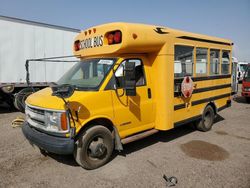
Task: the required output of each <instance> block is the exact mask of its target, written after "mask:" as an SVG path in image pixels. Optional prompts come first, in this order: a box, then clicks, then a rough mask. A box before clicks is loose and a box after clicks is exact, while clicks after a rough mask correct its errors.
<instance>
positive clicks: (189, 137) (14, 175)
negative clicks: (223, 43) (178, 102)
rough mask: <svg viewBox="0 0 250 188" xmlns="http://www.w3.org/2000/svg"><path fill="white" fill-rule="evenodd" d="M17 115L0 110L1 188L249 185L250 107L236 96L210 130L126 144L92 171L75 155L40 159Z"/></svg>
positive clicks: (185, 130)
mask: <svg viewBox="0 0 250 188" xmlns="http://www.w3.org/2000/svg"><path fill="white" fill-rule="evenodd" d="M17 116H23V114H21V113H19V112H10V111H8V110H7V109H6V108H4V107H3V106H2V107H0V187H32V188H33V187H166V182H165V180H164V179H163V178H162V176H163V174H166V176H176V177H177V178H178V184H177V185H176V186H175V187H199V188H200V187H213V188H214V187H237V188H238V187H248V188H249V187H250V123H249V122H250V104H247V103H245V100H244V99H243V98H241V97H236V99H235V101H234V102H233V106H232V107H231V108H228V109H226V110H224V111H222V112H220V115H219V116H218V117H217V119H216V123H215V125H214V127H213V129H212V130H211V131H210V132H206V133H202V132H199V131H195V130H193V129H192V128H190V127H189V126H184V127H180V128H178V129H175V130H171V131H168V132H160V133H158V134H155V135H153V136H151V137H148V138H145V139H143V140H140V141H137V142H134V143H130V144H128V145H126V146H125V147H124V151H123V152H121V153H115V154H114V155H113V159H112V161H111V162H109V163H108V164H107V165H105V166H103V167H101V168H99V169H96V170H92V171H87V170H84V169H82V168H81V167H79V166H78V165H77V164H76V163H75V161H74V159H73V156H59V155H52V154H50V155H49V156H43V155H41V154H40V152H39V150H38V149H36V148H33V147H32V146H31V145H30V144H29V143H28V142H27V141H26V139H25V138H24V136H23V135H22V132H21V129H20V127H17V128H12V127H11V121H12V120H13V119H14V118H16V117H17Z"/></svg>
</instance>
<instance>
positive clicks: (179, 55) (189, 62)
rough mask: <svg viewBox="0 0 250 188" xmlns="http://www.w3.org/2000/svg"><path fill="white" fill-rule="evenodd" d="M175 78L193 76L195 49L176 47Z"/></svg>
mask: <svg viewBox="0 0 250 188" xmlns="http://www.w3.org/2000/svg"><path fill="white" fill-rule="evenodd" d="M174 49H175V55H174V76H175V77H184V76H193V51H194V47H191V46H181V45H175V48H174Z"/></svg>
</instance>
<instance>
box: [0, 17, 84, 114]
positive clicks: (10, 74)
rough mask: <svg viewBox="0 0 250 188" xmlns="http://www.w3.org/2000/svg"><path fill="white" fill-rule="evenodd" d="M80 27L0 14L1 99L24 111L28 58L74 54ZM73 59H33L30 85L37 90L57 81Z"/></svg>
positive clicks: (28, 90)
mask: <svg viewBox="0 0 250 188" xmlns="http://www.w3.org/2000/svg"><path fill="white" fill-rule="evenodd" d="M79 32H80V30H78V29H72V28H68V27H61V26H56V25H50V24H44V23H38V22H34V21H27V20H22V19H17V18H11V17H6V16H0V103H2V102H7V103H8V104H9V105H11V106H13V104H15V106H16V108H18V109H19V110H21V111H23V110H24V106H23V104H24V101H25V99H26V98H27V96H28V95H29V94H30V93H31V89H30V88H27V84H26V80H25V78H26V72H25V61H26V59H33V58H43V57H53V56H62V55H70V54H72V47H71V44H72V41H73V40H74V38H75V36H76V35H77V34H78V33H79ZM70 67H72V63H61V64H58V63H57V64H52V63H51V62H44V63H39V64H38V63H33V64H31V65H30V71H32V72H33V74H32V75H31V77H30V85H31V86H33V87H34V88H35V90H38V89H41V88H44V87H46V86H48V85H49V84H50V83H51V82H55V81H57V80H58V79H59V78H60V77H61V74H62V73H64V72H66V71H67V70H68V69H69V68H70Z"/></svg>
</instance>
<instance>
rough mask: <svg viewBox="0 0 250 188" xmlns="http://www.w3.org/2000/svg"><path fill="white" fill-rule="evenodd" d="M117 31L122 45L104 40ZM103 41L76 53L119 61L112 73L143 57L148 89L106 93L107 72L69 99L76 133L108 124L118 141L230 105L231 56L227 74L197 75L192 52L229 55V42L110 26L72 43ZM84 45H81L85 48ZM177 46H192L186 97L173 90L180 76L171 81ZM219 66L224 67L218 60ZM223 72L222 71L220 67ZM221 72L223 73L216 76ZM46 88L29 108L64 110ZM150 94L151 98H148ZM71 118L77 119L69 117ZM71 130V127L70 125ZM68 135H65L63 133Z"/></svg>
mask: <svg viewBox="0 0 250 188" xmlns="http://www.w3.org/2000/svg"><path fill="white" fill-rule="evenodd" d="M117 30H119V31H121V33H122V41H121V43H120V44H114V45H109V44H108V41H107V40H108V39H107V38H106V37H107V36H106V35H107V33H108V32H111V31H117ZM94 37H101V40H102V46H96V47H94V46H93V45H92V44H89V46H88V45H86V46H85V47H84V49H80V50H78V51H75V50H74V48H73V52H74V55H75V56H76V57H78V58H80V59H89V58H97V57H98V58H100V57H109V58H117V59H118V60H117V61H116V65H115V66H114V67H113V70H114V71H115V70H116V69H117V67H118V66H119V64H120V63H121V62H122V61H123V60H125V59H128V58H132V59H135V58H136V59H141V60H142V62H143V65H144V72H145V77H146V85H145V86H140V87H137V88H136V92H137V95H136V96H126V95H123V96H121V97H119V96H118V95H117V93H118V94H122V92H123V89H122V88H121V89H117V91H115V90H114V89H107V86H108V84H109V82H110V80H111V78H112V76H113V74H114V71H110V72H109V74H108V75H107V77H106V78H105V80H104V81H103V82H102V85H101V87H100V88H99V90H98V91H75V92H74V94H73V95H72V96H71V97H70V98H68V99H67V100H68V101H70V108H71V110H72V111H73V112H74V111H77V110H79V107H81V108H80V111H79V118H78V121H76V125H75V126H76V134H78V132H79V131H80V130H81V129H83V128H84V126H85V125H89V122H91V121H95V120H99V121H102V120H105V121H107V122H110V123H111V124H112V126H114V127H115V128H116V129H117V130H118V134H119V136H120V138H121V139H123V138H126V137H128V136H130V135H134V134H136V133H139V132H143V131H146V130H150V129H157V130H169V129H172V128H174V127H176V126H178V125H181V124H183V123H186V122H189V121H191V120H195V119H196V118H199V117H200V116H201V115H202V113H203V110H204V108H205V107H206V106H207V105H208V104H209V103H210V104H211V105H213V107H214V109H215V111H218V110H220V109H223V108H224V107H226V106H228V104H229V101H230V94H231V76H230V75H231V58H230V68H229V72H228V74H218V75H216V76H214V75H209V71H207V73H206V74H205V75H202V76H199V75H196V73H195V71H194V70H195V69H196V48H206V49H207V50H208V53H207V54H210V49H218V50H220V52H221V51H222V50H226V51H229V52H230V57H231V51H232V42H231V41H230V40H225V39H220V38H216V37H210V36H206V35H200V34H194V33H189V32H183V31H179V30H174V29H170V28H166V27H161V26H152V25H143V24H130V23H110V24H105V25H100V26H96V27H93V28H89V29H87V30H86V31H82V32H81V33H80V34H79V35H78V36H77V37H76V39H75V41H84V40H86V39H90V40H92V39H91V38H94ZM83 45H84V44H83ZM175 45H184V46H185V45H187V46H192V47H193V48H194V53H193V57H194V58H193V62H194V64H193V76H192V79H193V81H194V86H195V87H194V92H193V94H192V96H191V97H189V98H187V99H186V98H184V97H183V96H182V95H180V93H178V92H175V90H174V88H175V84H180V83H181V82H182V80H183V78H175V77H174V67H175V65H174V58H175V48H174V46H175ZM207 62H208V63H207V65H206V66H207V67H206V70H210V56H209V55H208V57H207ZM219 65H220V66H222V63H221V58H220V64H219ZM220 70H221V68H220ZM220 73H221V72H220ZM51 94H52V91H51V89H50V88H46V89H43V90H40V91H38V92H36V93H34V94H32V95H31V96H29V97H28V98H27V100H26V103H27V104H28V105H30V106H34V107H40V108H42V109H50V110H64V109H65V106H64V103H63V101H62V100H61V99H60V98H58V97H55V96H52V95H51ZM149 95H150V96H149ZM73 116H74V118H76V117H75V115H74V114H73ZM71 126H73V125H72V124H71ZM66 136H67V137H69V136H70V135H69V134H66Z"/></svg>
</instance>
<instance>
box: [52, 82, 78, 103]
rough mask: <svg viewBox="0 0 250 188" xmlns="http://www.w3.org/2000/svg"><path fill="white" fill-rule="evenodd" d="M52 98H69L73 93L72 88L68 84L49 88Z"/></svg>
mask: <svg viewBox="0 0 250 188" xmlns="http://www.w3.org/2000/svg"><path fill="white" fill-rule="evenodd" d="M51 89H52V96H57V97H60V98H63V99H64V98H69V97H70V96H71V95H73V93H74V87H73V86H71V85H69V84H63V85H55V86H52V87H51Z"/></svg>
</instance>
